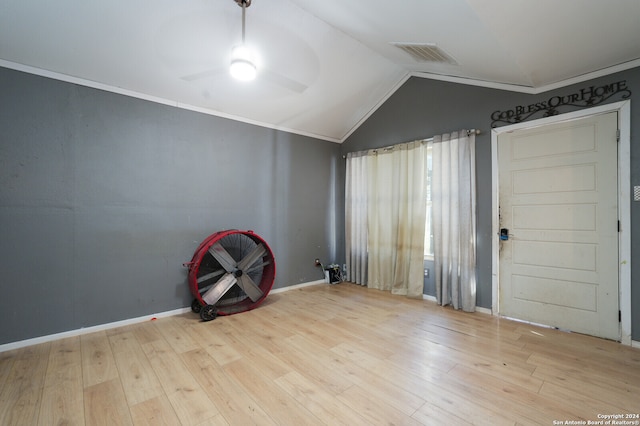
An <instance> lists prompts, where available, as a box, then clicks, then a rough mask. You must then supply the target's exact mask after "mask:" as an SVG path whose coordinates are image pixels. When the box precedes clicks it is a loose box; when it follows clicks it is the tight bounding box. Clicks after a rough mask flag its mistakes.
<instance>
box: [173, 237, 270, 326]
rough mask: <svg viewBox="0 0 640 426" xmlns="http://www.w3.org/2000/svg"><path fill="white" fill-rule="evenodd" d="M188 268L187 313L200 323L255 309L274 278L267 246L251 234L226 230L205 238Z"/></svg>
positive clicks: (267, 292) (267, 291)
mask: <svg viewBox="0 0 640 426" xmlns="http://www.w3.org/2000/svg"><path fill="white" fill-rule="evenodd" d="M185 266H188V267H189V276H188V280H189V289H190V290H191V294H192V295H193V297H194V299H193V303H192V304H191V309H192V310H193V311H194V312H196V313H199V314H200V317H201V318H202V319H203V320H204V321H210V320H212V319H214V318H215V317H216V316H217V315H231V314H235V313H238V312H244V311H248V310H251V309H254V308H256V307H257V306H258V305H260V303H262V301H263V300H264V299H265V298H266V297H267V294H269V291H270V290H271V287H273V281H274V279H275V277H276V262H275V259H274V257H273V253H272V252H271V249H270V248H269V245H268V244H267V243H266V242H265V241H264V240H263V239H262V238H260V237H259V236H258V235H256V234H254V233H253V231H238V230H227V231H220V232H216V233H215V234H212V235H210V236H208V237H207V238H206V239H205V240H204V241H203V242H202V243H200V246H199V247H198V249H197V250H196V252H195V253H194V255H193V258H192V259H191V262H189V263H185Z"/></svg>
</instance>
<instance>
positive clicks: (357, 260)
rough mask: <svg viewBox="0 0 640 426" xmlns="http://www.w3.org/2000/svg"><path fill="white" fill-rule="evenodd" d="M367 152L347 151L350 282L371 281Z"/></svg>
mask: <svg viewBox="0 0 640 426" xmlns="http://www.w3.org/2000/svg"><path fill="white" fill-rule="evenodd" d="M367 179H368V178H367V153H349V154H347V172H346V188H345V232H346V238H345V240H346V252H347V276H346V279H347V281H351V282H353V283H357V284H362V285H365V284H367V267H368V262H367V241H368V232H367V191H368V190H367Z"/></svg>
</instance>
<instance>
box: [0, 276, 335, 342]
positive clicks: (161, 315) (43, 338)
mask: <svg viewBox="0 0 640 426" xmlns="http://www.w3.org/2000/svg"><path fill="white" fill-rule="evenodd" d="M318 284H326V282H325V281H324V280H319V281H311V282H308V283H301V284H296V285H292V286H289V287H282V288H277V289H274V290H271V291H270V292H269V293H270V294H271V293H273V294H275V293H282V292H284V291H289V290H295V289H298V288H302V287H309V286H312V285H318ZM185 312H191V307H188V308H179V309H174V310H171V311H165V312H159V313H157V314H151V315H145V316H142V317H137V318H130V319H126V320H122V321H116V322H110V323H107V324H100V325H94V326H92V327H83V328H79V329H76V330H70V331H63V332H62V333H55V334H49V335H47V336H40V337H35V338H33V339H26V340H20V341H18V342H11V343H5V344H3V345H0V352H6V351H11V350H13V349H20V348H24V347H27V346H32V345H37V344H40V343H47V342H52V341H54V340H59V339H65V338H68V337H75V336H81V335H83V334H89V333H95V332H96V331H103V330H110V329H112V328H117V327H124V326H126V325H132V324H137V323H141V322H145V321H152V320H154V319H157V318H164V317H170V316H173V315H180V314H184V313H185Z"/></svg>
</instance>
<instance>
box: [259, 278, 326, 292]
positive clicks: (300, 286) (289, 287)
mask: <svg viewBox="0 0 640 426" xmlns="http://www.w3.org/2000/svg"><path fill="white" fill-rule="evenodd" d="M318 284H328V283H327V282H326V281H325V280H318V281H309V282H308V283H301V284H295V285H290V286H288V287H282V288H276V289H273V290H271V291H270V292H269V294H277V293H282V292H285V291H289V290H296V289H298V288H303V287H310V286H312V285H318Z"/></svg>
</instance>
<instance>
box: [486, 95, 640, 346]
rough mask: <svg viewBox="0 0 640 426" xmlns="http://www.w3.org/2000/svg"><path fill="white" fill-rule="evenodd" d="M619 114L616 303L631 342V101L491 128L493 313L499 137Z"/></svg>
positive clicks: (495, 303) (624, 337)
mask: <svg viewBox="0 0 640 426" xmlns="http://www.w3.org/2000/svg"><path fill="white" fill-rule="evenodd" d="M608 112H617V113H618V129H619V130H620V141H619V143H618V220H619V221H620V232H619V233H618V289H619V294H618V306H619V307H620V314H621V321H620V341H621V342H622V343H623V344H625V345H632V341H631V199H630V197H631V196H630V194H631V160H630V136H631V100H626V101H622V102H615V103H611V104H607V105H602V106H598V107H593V108H588V109H584V110H580V111H573V112H569V113H566V114H559V115H555V116H552V117H547V118H541V119H538V120H531V121H527V122H524V123H517V124H512V125H509V126H504V127H499V128H496V129H492V130H491V205H492V220H491V222H492V223H491V235H492V243H493V244H492V250H491V252H492V255H491V256H492V265H491V276H492V303H491V311H492V314H493V315H500V312H499V308H500V299H499V298H500V268H499V266H500V265H499V259H500V240H499V227H500V224H499V217H498V216H499V213H498V206H499V205H500V200H499V197H498V194H499V191H498V189H499V180H498V178H499V170H498V136H500V135H501V134H503V133H507V132H513V131H515V130H523V129H531V128H535V127H541V126H547V125H550V124H556V123H560V122H564V121H572V120H576V119H580V118H585V117H589V116H592V115H598V114H605V113H608Z"/></svg>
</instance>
